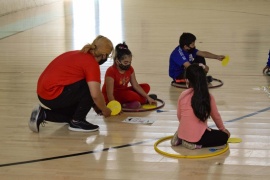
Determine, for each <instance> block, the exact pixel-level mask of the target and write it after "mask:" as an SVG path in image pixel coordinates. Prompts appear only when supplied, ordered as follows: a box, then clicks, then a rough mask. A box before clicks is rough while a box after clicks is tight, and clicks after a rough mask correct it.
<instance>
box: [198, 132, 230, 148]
mask: <svg viewBox="0 0 270 180" xmlns="http://www.w3.org/2000/svg"><path fill="white" fill-rule="evenodd" d="M228 139H229V137H228V134H227V133H225V132H223V131H220V130H216V129H211V131H209V130H207V129H206V130H205V132H204V134H203V136H202V138H201V139H200V140H199V141H198V142H196V143H195V144H198V145H202V147H213V146H222V145H224V144H226V143H227V141H228Z"/></svg>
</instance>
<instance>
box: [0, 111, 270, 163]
mask: <svg viewBox="0 0 270 180" xmlns="http://www.w3.org/2000/svg"><path fill="white" fill-rule="evenodd" d="M268 110H270V107H267V108H265V109H262V110H259V111H256V112H254V113H250V114H247V115H245V116H242V117H239V118H235V119H232V120H229V121H225V122H224V123H230V122H235V121H239V120H242V119H245V118H247V117H251V116H254V115H256V114H259V113H262V112H265V111H268ZM157 139H159V138H154V139H150V140H145V141H141V142H135V143H131V144H125V145H120V146H115V147H110V148H104V149H100V150H92V151H86V152H81V153H74V154H68V155H63V156H54V157H49V158H42V159H36V160H29V161H21V162H14V163H7V164H0V167H6V166H15V165H20V164H29V163H35V162H41V161H49V160H55V159H62V158H68V157H74V156H81V155H86V154H93V153H98V152H104V151H109V150H112V149H120V148H124V147H130V146H135V145H139V144H144V143H148V142H151V141H154V140H157Z"/></svg>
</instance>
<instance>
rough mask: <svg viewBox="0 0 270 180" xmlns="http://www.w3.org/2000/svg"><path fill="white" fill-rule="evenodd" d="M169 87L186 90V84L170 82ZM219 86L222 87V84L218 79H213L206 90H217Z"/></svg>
mask: <svg viewBox="0 0 270 180" xmlns="http://www.w3.org/2000/svg"><path fill="white" fill-rule="evenodd" d="M171 85H172V86H173V87H177V88H184V89H187V86H186V83H183V84H179V83H175V82H172V83H171ZM221 86H223V82H222V81H221V80H220V79H216V78H213V81H212V83H209V85H208V88H217V87H221Z"/></svg>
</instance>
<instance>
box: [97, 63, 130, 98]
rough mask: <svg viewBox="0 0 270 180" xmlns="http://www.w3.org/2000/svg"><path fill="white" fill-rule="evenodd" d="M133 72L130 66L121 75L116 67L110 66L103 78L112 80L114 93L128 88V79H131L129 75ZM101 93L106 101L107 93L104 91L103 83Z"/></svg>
mask: <svg viewBox="0 0 270 180" xmlns="http://www.w3.org/2000/svg"><path fill="white" fill-rule="evenodd" d="M133 72H134V69H133V67H132V66H130V68H129V69H128V70H126V71H125V73H124V74H121V73H120V72H119V71H118V69H117V67H116V65H112V66H110V67H109V68H108V69H107V71H106V74H105V78H106V77H108V76H109V77H111V78H113V79H114V86H113V87H114V88H113V89H114V91H117V90H120V89H124V88H127V87H128V84H129V82H130V78H131V74H132V73H133ZM102 93H103V95H104V97H105V99H106V100H107V91H106V83H104V85H103V87H102Z"/></svg>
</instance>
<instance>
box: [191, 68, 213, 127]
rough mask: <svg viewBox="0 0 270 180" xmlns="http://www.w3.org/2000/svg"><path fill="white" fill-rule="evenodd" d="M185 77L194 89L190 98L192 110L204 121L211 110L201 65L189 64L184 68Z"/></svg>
mask: <svg viewBox="0 0 270 180" xmlns="http://www.w3.org/2000/svg"><path fill="white" fill-rule="evenodd" d="M186 78H187V79H188V81H189V86H190V87H192V88H193V90H194V94H193V96H192V98H191V106H192V109H193V112H194V114H195V115H196V117H197V118H198V119H200V120H201V121H202V122H205V121H206V120H207V119H208V118H209V117H210V112H211V106H210V94H209V91H208V84H207V81H206V74H205V72H204V70H203V68H202V67H201V66H199V65H198V64H191V65H190V66H189V67H188V68H187V69H186Z"/></svg>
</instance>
